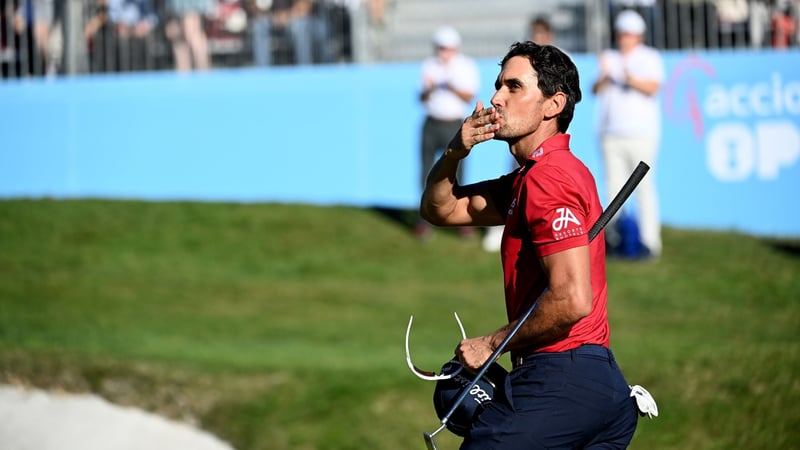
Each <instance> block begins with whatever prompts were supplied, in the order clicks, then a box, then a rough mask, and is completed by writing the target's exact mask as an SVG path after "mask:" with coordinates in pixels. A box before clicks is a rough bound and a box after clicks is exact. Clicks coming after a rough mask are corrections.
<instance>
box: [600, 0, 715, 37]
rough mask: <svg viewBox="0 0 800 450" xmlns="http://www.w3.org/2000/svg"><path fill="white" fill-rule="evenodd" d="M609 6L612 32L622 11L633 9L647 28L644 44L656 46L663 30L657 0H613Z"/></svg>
mask: <svg viewBox="0 0 800 450" xmlns="http://www.w3.org/2000/svg"><path fill="white" fill-rule="evenodd" d="M684 3H686V2H684ZM695 3H700V2H695ZM609 6H610V7H611V10H610V11H609V16H608V17H610V18H611V20H612V24H611V29H612V30H613V29H614V24H613V20H614V18H616V17H617V16H618V15H619V13H621V12H622V11H624V10H626V9H632V10H634V11H636V12H637V13H639V15H640V16H642V18H643V19H644V23H645V25H646V26H647V29H646V30H645V35H644V43H645V44H647V45H649V46H651V47H655V46H656V44H657V41H656V33H657V32H659V31H660V30H661V29H662V26H661V16H660V14H659V11H658V7H657V5H656V0H611V1H610V2H609Z"/></svg>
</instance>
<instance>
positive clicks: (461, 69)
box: [415, 26, 480, 239]
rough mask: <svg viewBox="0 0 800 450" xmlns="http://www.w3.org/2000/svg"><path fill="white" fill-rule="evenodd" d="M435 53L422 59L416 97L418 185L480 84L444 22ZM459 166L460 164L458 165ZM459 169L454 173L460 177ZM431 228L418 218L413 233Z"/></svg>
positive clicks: (464, 231) (472, 65)
mask: <svg viewBox="0 0 800 450" xmlns="http://www.w3.org/2000/svg"><path fill="white" fill-rule="evenodd" d="M433 45H434V51H435V55H434V56H431V57H429V58H427V59H426V60H425V61H423V63H422V77H421V79H422V86H421V87H422V90H421V92H420V101H421V102H422V105H423V107H424V109H425V121H424V123H423V125H422V136H421V137H422V142H421V153H422V155H421V157H422V160H421V169H422V174H421V177H420V188H422V187H424V186H425V180H426V178H427V176H428V171H429V170H430V169H431V167H432V166H433V163H434V162H435V161H436V159H437V157H438V155H439V153H441V152H442V151H444V149H446V148H447V145H448V144H449V143H450V140H451V139H453V136H454V135H455V134H456V133H457V132H458V130H459V129H461V124H462V123H463V122H464V117H466V116H468V115H469V114H470V112H471V107H472V100H473V98H475V96H476V95H477V93H478V88H479V87H480V74H479V71H478V64H477V63H476V62H475V60H473V59H472V58H470V57H468V56H466V55H464V54H463V53H461V35H460V34H459V33H458V31H456V29H454V28H452V27H449V26H444V27H441V28H439V29H437V30H436V32H435V33H434V35H433ZM462 166H463V165H462ZM463 175H464V173H463V169H461V168H460V169H459V172H458V174H457V175H456V176H457V177H458V178H459V180H461V181H462V182H463V181H464V176H463ZM431 232H432V229H431V227H430V225H429V224H428V223H427V222H425V221H424V220H422V219H421V218H420V219H419V220H418V222H417V226H416V230H415V233H416V235H417V237H418V238H420V239H426V238H428V237H430V234H431ZM460 233H461V235H462V236H463V237H469V236H471V235H472V234H473V229H471V228H462V229H461V230H460Z"/></svg>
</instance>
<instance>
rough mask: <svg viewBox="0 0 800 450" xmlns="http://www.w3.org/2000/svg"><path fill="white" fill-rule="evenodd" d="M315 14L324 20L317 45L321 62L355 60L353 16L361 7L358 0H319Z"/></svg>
mask: <svg viewBox="0 0 800 450" xmlns="http://www.w3.org/2000/svg"><path fill="white" fill-rule="evenodd" d="M318 5H319V6H318V7H317V8H315V14H316V16H318V20H321V21H323V22H324V23H323V24H321V26H320V29H319V32H320V34H319V35H318V36H317V38H316V42H315V47H316V48H317V49H318V50H317V58H318V60H319V62H322V63H330V62H350V61H352V60H353V36H352V21H351V16H352V14H353V11H354V10H355V9H356V8H358V7H359V5H360V2H359V1H358V0H318Z"/></svg>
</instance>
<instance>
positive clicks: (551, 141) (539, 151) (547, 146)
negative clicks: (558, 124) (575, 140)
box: [528, 133, 570, 161]
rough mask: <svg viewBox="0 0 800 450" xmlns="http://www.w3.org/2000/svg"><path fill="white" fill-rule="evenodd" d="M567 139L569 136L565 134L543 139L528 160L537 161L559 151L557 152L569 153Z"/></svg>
mask: <svg viewBox="0 0 800 450" xmlns="http://www.w3.org/2000/svg"><path fill="white" fill-rule="evenodd" d="M569 138H570V135H569V134H567V133H559V134H556V135H555V136H551V137H549V138H547V139H545V141H544V142H542V143H541V144H540V145H539V147H537V148H536V150H534V151H533V153H531V156H530V157H528V159H530V160H533V161H539V160H541V159H542V158H544V157H545V156H547V155H549V154H550V153H552V152H555V151H559V150H566V151H569Z"/></svg>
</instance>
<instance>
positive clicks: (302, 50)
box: [247, 0, 330, 66]
mask: <svg viewBox="0 0 800 450" xmlns="http://www.w3.org/2000/svg"><path fill="white" fill-rule="evenodd" d="M247 1H248V3H247V5H248V11H249V12H250V14H251V17H252V18H253V20H252V29H251V32H252V39H253V59H254V61H253V62H254V64H255V65H257V66H267V65H271V64H273V53H274V52H276V49H277V52H280V49H282V48H285V47H289V48H290V52H289V55H288V59H289V60H288V61H285V62H291V63H294V64H312V63H313V62H314V60H315V59H314V48H315V46H316V47H317V48H318V49H320V50H322V55H321V56H319V57H318V58H317V60H318V61H323V62H328V60H329V59H330V56H329V54H328V53H326V50H325V48H327V36H328V33H327V24H326V23H325V21H324V20H322V18H321V17H319V16H317V15H313V14H312V12H313V11H314V8H315V6H316V5H315V2H313V1H311V0H272V1H270V0H247ZM287 43H288V45H286V44H287ZM315 44H316V45H315ZM323 44H324V45H323ZM323 47H324V48H323ZM281 62H284V61H281Z"/></svg>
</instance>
